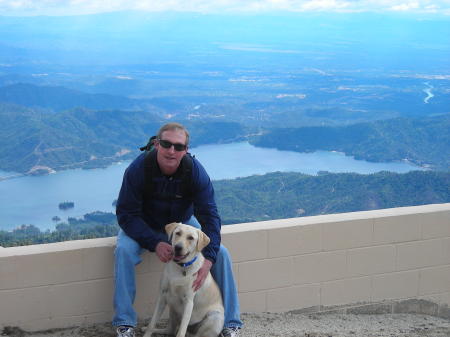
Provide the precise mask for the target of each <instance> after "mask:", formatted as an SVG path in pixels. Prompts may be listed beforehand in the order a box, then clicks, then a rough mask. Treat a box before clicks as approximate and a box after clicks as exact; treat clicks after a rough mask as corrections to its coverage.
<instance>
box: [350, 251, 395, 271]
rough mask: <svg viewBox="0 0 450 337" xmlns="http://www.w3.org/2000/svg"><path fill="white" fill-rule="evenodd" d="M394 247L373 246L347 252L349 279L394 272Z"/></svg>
mask: <svg viewBox="0 0 450 337" xmlns="http://www.w3.org/2000/svg"><path fill="white" fill-rule="evenodd" d="M395 253H396V252H395V246H393V245H387V246H375V247H367V248H357V249H351V250H349V251H347V264H348V275H349V276H350V277H357V276H365V275H374V274H382V273H389V272H393V271H395Z"/></svg>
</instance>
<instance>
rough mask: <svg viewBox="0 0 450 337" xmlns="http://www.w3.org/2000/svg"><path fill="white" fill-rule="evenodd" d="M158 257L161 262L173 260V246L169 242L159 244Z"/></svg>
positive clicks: (156, 249)
mask: <svg viewBox="0 0 450 337" xmlns="http://www.w3.org/2000/svg"><path fill="white" fill-rule="evenodd" d="M155 253H156V256H158V258H159V259H160V260H161V262H164V263H166V262H169V261H170V260H172V258H173V249H172V245H170V244H168V243H167V242H163V241H161V242H159V243H158V244H157V245H156V248H155Z"/></svg>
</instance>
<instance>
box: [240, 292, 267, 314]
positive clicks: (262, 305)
mask: <svg viewBox="0 0 450 337" xmlns="http://www.w3.org/2000/svg"><path fill="white" fill-rule="evenodd" d="M239 305H240V309H241V312H264V311H267V292H266V291H252V292H248V293H239Z"/></svg>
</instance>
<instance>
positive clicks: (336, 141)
mask: <svg viewBox="0 0 450 337" xmlns="http://www.w3.org/2000/svg"><path fill="white" fill-rule="evenodd" d="M251 143H252V144H254V145H256V146H261V147H273V148H277V149H279V150H290V151H297V152H314V151H317V150H324V151H339V152H344V153H345V154H346V155H350V156H354V157H355V158H356V159H364V160H367V161H373V162H391V161H400V160H408V161H410V162H412V163H415V164H417V165H421V166H427V167H430V168H432V169H440V170H449V169H450V114H446V115H441V116H437V117H432V118H423V119H413V118H396V119H388V120H383V121H375V122H371V123H360V124H353V125H349V126H341V127H326V126H325V127H303V128H279V129H272V130H268V131H267V132H265V133H264V134H263V135H261V136H259V137H255V138H254V139H253V140H252V141H251Z"/></svg>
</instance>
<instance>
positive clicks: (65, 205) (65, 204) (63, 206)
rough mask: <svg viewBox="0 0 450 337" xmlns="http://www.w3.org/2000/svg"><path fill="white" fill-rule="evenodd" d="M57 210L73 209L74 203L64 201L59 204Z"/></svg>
mask: <svg viewBox="0 0 450 337" xmlns="http://www.w3.org/2000/svg"><path fill="white" fill-rule="evenodd" d="M58 207H59V209H62V210H66V209H70V208H74V207H75V203H74V202H73V201H64V202H60V203H59V205H58Z"/></svg>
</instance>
